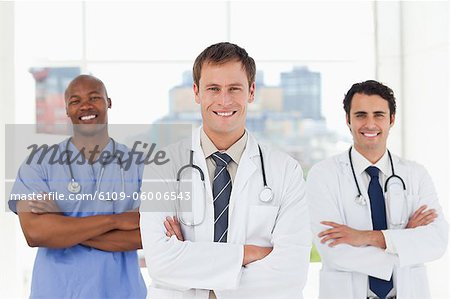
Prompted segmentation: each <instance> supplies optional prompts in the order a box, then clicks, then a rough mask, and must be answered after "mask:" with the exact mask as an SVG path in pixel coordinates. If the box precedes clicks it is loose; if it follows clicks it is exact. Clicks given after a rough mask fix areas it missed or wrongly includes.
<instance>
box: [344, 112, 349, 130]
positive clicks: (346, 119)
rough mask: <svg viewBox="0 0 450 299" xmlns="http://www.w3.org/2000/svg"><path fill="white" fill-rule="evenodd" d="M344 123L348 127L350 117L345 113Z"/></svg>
mask: <svg viewBox="0 0 450 299" xmlns="http://www.w3.org/2000/svg"><path fill="white" fill-rule="evenodd" d="M345 123H346V124H347V127H349V128H350V117H349V116H348V114H345Z"/></svg>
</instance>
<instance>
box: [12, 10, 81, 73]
mask: <svg viewBox="0 0 450 299" xmlns="http://www.w3.org/2000/svg"><path fill="white" fill-rule="evenodd" d="M81 22H82V18H81V2H62V3H60V2H56V1H53V2H21V1H18V2H16V3H15V34H16V41H15V42H16V57H17V60H18V61H21V62H22V63H24V62H28V64H29V66H31V65H32V64H33V63H38V62H39V63H42V62H46V61H55V60H79V59H81V52H82V38H81V34H82V30H81V29H82V26H81ZM34 66H36V65H34Z"/></svg>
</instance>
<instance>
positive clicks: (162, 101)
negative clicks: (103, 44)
mask: <svg viewBox="0 0 450 299" xmlns="http://www.w3.org/2000/svg"><path fill="white" fill-rule="evenodd" d="M191 68H192V65H191V64H177V63H169V64H167V63H160V64H157V63H139V64H89V65H88V69H89V72H90V73H92V74H93V75H94V76H97V77H98V78H100V79H101V80H102V81H103V82H104V83H105V85H106V88H107V89H108V95H109V97H111V99H112V109H111V111H110V113H109V122H110V123H121V124H127V123H128V124H148V123H152V122H155V121H157V120H159V119H160V118H162V117H164V116H166V115H167V114H168V112H169V106H170V101H169V94H170V90H171V89H172V88H173V87H176V86H183V87H184V90H185V91H184V93H183V95H182V97H181V98H182V101H183V103H184V104H186V105H190V104H192V105H190V106H193V107H194V109H195V108H197V106H198V105H196V104H194V96H193V93H192V79H191V78H192V76H191V73H190V70H191ZM185 71H188V73H187V78H185V79H184V81H185V83H183V72H185ZM198 109H199V108H198Z"/></svg>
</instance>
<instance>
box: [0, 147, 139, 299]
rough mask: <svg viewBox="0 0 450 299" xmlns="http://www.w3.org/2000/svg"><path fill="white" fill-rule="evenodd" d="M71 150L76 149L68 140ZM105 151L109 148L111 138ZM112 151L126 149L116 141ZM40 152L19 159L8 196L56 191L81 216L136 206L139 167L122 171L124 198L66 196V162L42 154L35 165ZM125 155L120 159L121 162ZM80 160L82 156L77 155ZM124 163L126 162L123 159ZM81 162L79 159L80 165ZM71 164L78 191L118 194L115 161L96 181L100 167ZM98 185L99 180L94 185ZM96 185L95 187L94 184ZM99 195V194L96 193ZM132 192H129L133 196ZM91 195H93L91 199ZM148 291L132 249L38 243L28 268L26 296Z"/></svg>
mask: <svg viewBox="0 0 450 299" xmlns="http://www.w3.org/2000/svg"><path fill="white" fill-rule="evenodd" d="M67 141H68V140H65V141H63V142H61V143H60V144H58V155H59V154H61V153H63V152H64V151H65V150H66V145H67ZM68 149H69V150H70V151H72V152H73V153H75V154H76V153H79V151H78V150H77V149H76V147H75V146H74V145H73V144H72V143H69V148H68ZM105 150H108V151H109V152H112V141H110V142H109V144H108V145H107V147H106V148H105ZM116 150H117V151H120V152H122V153H127V154H128V152H129V149H128V148H127V147H126V146H125V145H122V144H118V143H116ZM38 158H39V153H38V154H37V155H35V156H34V158H33V159H32V161H31V163H29V164H27V163H25V162H24V163H23V164H22V165H21V167H20V169H19V171H18V174H17V178H16V181H15V183H14V186H13V189H12V192H11V194H31V193H33V192H35V193H41V192H47V193H48V192H58V193H61V194H64V198H65V200H60V201H57V204H58V205H59V207H60V209H61V211H63V213H64V214H65V215H66V216H71V217H84V216H93V215H100V214H116V213H122V212H125V211H128V210H132V209H136V208H138V207H139V204H140V202H139V200H134V198H138V196H136V195H137V193H138V192H139V191H140V187H141V179H142V172H143V165H142V164H141V165H136V163H131V165H130V167H129V168H128V169H127V170H124V191H125V194H126V196H127V198H125V199H124V200H115V201H105V200H99V198H98V195H97V199H96V200H67V199H68V198H69V195H70V194H71V193H70V192H69V191H68V190H67V186H68V184H69V182H70V181H71V176H70V171H69V167H68V165H61V164H59V163H56V164H54V165H50V164H51V163H49V161H50V159H51V155H50V154H47V155H45V157H44V160H43V161H42V162H41V163H38ZM126 159H128V156H127V155H125V156H124V157H123V158H122V161H126ZM79 161H81V157H80V159H79ZM122 163H123V166H125V165H124V164H125V163H124V162H122ZM80 164H81V163H80ZM80 164H79V163H76V161H73V163H71V166H72V170H73V174H74V177H75V180H76V181H77V182H79V183H80V184H81V191H80V194H91V196H92V194H94V193H95V192H96V190H97V188H98V189H99V191H100V192H102V191H103V192H110V194H111V192H113V191H114V192H117V193H118V194H120V192H122V191H123V189H122V177H121V174H120V165H119V163H118V159H115V160H114V161H113V162H111V163H110V164H107V165H105V167H104V173H103V178H102V180H101V182H98V179H99V174H100V172H101V169H102V165H101V164H100V163H99V162H97V163H94V164H93V165H90V164H88V163H82V164H81V165H80ZM98 183H100V184H98ZM97 184H98V186H97ZM97 194H99V193H97ZM133 194H134V196H133ZM11 198H12V197H11V196H10V199H9V201H8V204H9V208H10V209H11V210H12V211H13V212H16V203H17V201H15V200H11ZM91 198H92V197H91ZM146 294H147V290H146V286H145V283H144V280H143V278H142V276H141V272H140V269H139V263H138V256H137V252H136V251H135V250H133V251H126V252H107V251H101V250H97V249H95V248H90V247H86V246H83V245H76V246H73V247H70V248H64V249H52V248H46V247H40V248H39V249H38V252H37V255H36V260H35V263H34V268H33V278H32V283H31V295H30V298H58V299H60V298H145V297H146Z"/></svg>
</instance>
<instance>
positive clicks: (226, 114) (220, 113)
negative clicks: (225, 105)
mask: <svg viewBox="0 0 450 299" xmlns="http://www.w3.org/2000/svg"><path fill="white" fill-rule="evenodd" d="M217 114H218V115H219V116H230V115H231V114H233V112H217Z"/></svg>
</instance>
